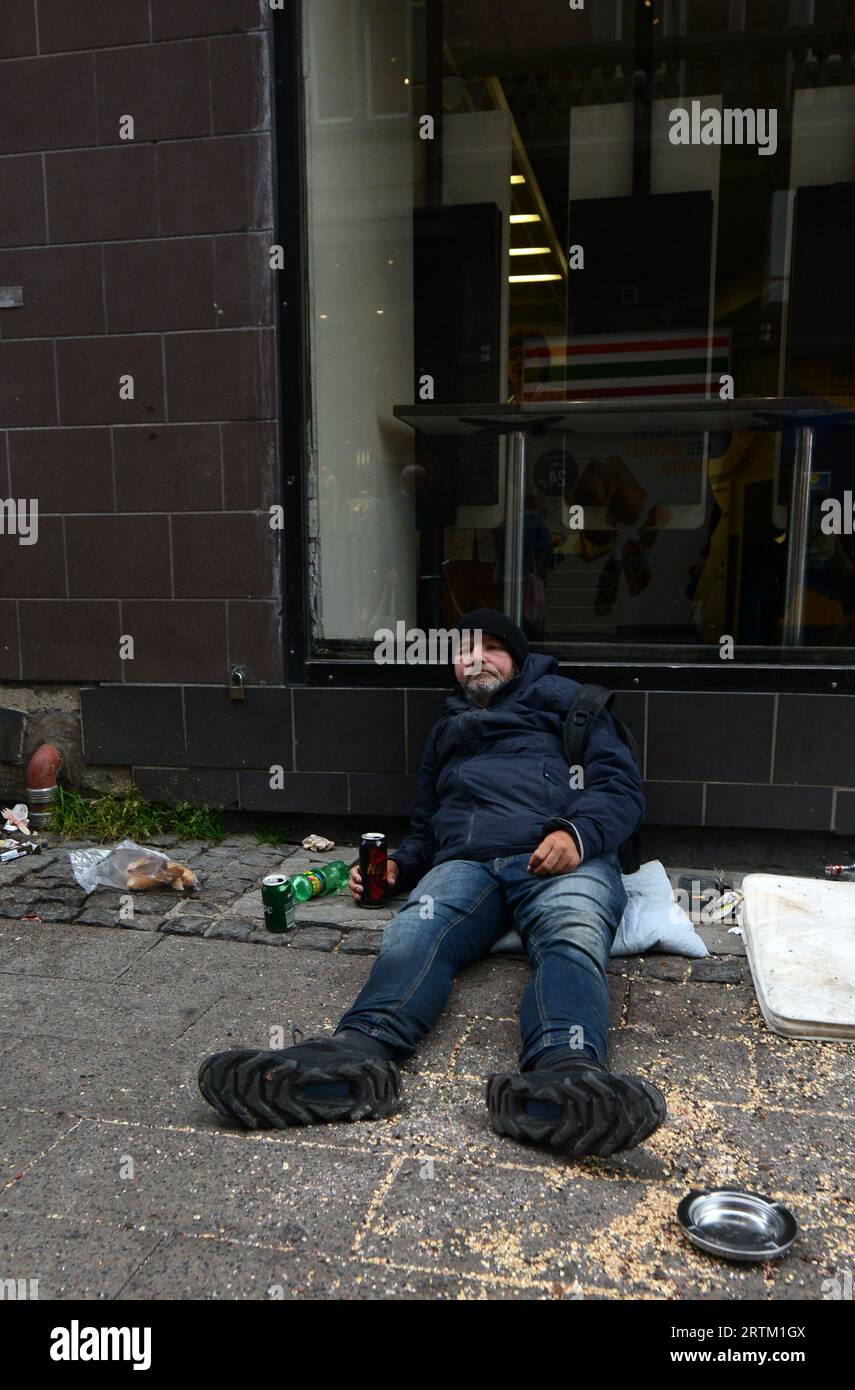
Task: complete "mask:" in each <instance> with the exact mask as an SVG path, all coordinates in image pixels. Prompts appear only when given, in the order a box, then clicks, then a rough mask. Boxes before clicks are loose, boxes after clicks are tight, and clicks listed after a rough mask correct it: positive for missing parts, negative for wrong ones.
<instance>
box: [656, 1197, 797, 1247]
mask: <svg viewBox="0 0 855 1390" xmlns="http://www.w3.org/2000/svg"><path fill="white" fill-rule="evenodd" d="M677 1220H678V1221H679V1223H680V1225H681V1226H682V1227H683V1230H684V1231H685V1232H686V1235H687V1236H688V1237H689V1240H690V1241H691V1242H692V1244H693V1245H697V1246H698V1247H699V1248H700V1249H701V1250H706V1251H708V1253H709V1254H710V1255H721V1256H723V1257H724V1258H725V1259H727V1260H776V1259H778V1257H779V1256H780V1255H785V1254H786V1252H787V1251H788V1250H789V1248H790V1246H791V1245H792V1243H793V1241H794V1240H795V1238H796V1236H797V1235H798V1230H799V1228H798V1224H797V1222H796V1218H795V1217H794V1216H793V1213H792V1212H791V1211H790V1210H789V1208H787V1207H785V1206H784V1205H783V1204H782V1203H781V1202H774V1201H773V1200H772V1198H771V1197H761V1196H760V1195H759V1193H757V1192H739V1191H735V1190H734V1189H733V1188H729V1187H712V1188H708V1189H707V1190H706V1191H705V1192H688V1193H687V1194H686V1196H685V1197H684V1198H683V1200H682V1202H681V1203H680V1205H679V1206H678V1208H677Z"/></svg>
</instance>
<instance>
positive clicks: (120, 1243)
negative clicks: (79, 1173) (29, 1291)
mask: <svg viewBox="0 0 855 1390" xmlns="http://www.w3.org/2000/svg"><path fill="white" fill-rule="evenodd" d="M162 1240H163V1233H162V1232H161V1231H136V1230H126V1229H124V1228H122V1227H120V1226H119V1227H111V1228H110V1229H108V1230H107V1229H105V1228H104V1227H103V1226H97V1225H94V1224H92V1223H91V1222H86V1221H78V1220H72V1221H65V1220H62V1219H61V1218H51V1219H50V1220H49V1221H36V1220H34V1217H33V1214H32V1213H26V1214H23V1213H21V1212H13V1211H7V1210H2V1209H0V1277H2V1278H25V1279H37V1280H38V1297H39V1299H40V1300H46V1299H60V1298H61V1299H78V1298H83V1299H110V1298H115V1297H116V1296H117V1295H118V1294H119V1293H120V1292H121V1290H122V1288H123V1287H124V1286H125V1284H127V1282H128V1280H129V1279H130V1278H131V1276H132V1275H133V1274H134V1273H135V1271H137V1270H138V1269H139V1268H140V1266H141V1265H142V1264H143V1262H144V1261H145V1260H146V1259H147V1257H148V1256H149V1255H151V1253H152V1252H153V1251H154V1250H156V1248H157V1246H158V1245H159V1244H160V1242H161V1241H162Z"/></svg>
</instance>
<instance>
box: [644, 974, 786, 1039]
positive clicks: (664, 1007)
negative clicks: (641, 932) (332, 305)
mask: <svg viewBox="0 0 855 1390" xmlns="http://www.w3.org/2000/svg"><path fill="white" fill-rule="evenodd" d="M626 1022H627V1024H628V1025H631V1026H632V1027H635V1028H652V1029H653V1030H654V1032H655V1033H656V1034H657V1035H658V1036H659V1037H661V1038H674V1037H682V1036H684V1035H686V1034H690V1035H691V1034H692V1033H694V1034H695V1035H696V1036H702V1037H711V1036H712V1037H731V1038H747V1037H752V1036H756V1034H758V1033H759V1032H760V1030H761V1029H762V1028H765V1026H766V1025H765V1024H764V1022H763V1015H762V1014H761V1012H760V1009H759V1006H758V1004H757V1000H756V998H755V995H754V991H753V990H749V989H747V988H745V987H743V986H740V985H703V984H700V985H699V984H692V983H689V984H685V985H680V984H670V983H667V982H666V981H664V980H663V981H662V982H661V984H657V983H656V981H654V980H631V981H630V992H629V1002H628V1006H627V1010H626Z"/></svg>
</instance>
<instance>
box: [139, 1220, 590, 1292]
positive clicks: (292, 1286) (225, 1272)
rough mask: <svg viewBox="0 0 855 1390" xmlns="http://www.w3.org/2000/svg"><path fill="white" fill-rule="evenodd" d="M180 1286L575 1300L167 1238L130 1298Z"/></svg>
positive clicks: (373, 1265) (381, 1266) (384, 1267)
mask: <svg viewBox="0 0 855 1390" xmlns="http://www.w3.org/2000/svg"><path fill="white" fill-rule="evenodd" d="M176 1287H181V1288H184V1289H186V1290H187V1294H186V1296H187V1297H188V1298H198V1299H210V1300H217V1299H265V1300H275V1301H279V1300H280V1299H284V1300H287V1301H290V1300H299V1301H300V1302H303V1301H304V1300H310V1301H311V1300H313V1299H334V1300H336V1301H338V1300H354V1299H359V1300H363V1299H396V1300H397V1299H400V1300H408V1299H430V1300H434V1299H439V1300H448V1299H465V1300H467V1301H469V1300H481V1299H487V1298H489V1299H494V1298H496V1299H502V1298H512V1299H516V1298H542V1297H544V1296H546V1297H553V1298H560V1297H569V1296H572V1295H571V1294H570V1293H569V1286H568V1288H567V1289H563V1288H561V1286H560V1285H555V1284H552V1285H550V1286H549V1288H548V1290H547V1291H546V1293H544V1289H543V1287H542V1285H535V1284H532V1285H529V1286H528V1287H526V1286H522V1287H514V1286H508V1285H504V1284H501V1283H500V1282H499V1281H498V1280H497V1279H496V1278H495V1277H492V1276H489V1275H488V1276H486V1277H485V1278H484V1279H483V1280H482V1281H479V1280H477V1279H474V1278H473V1279H458V1278H455V1277H449V1275H448V1274H446V1273H445V1272H443V1273H439V1272H436V1271H431V1272H425V1271H424V1270H420V1269H415V1270H411V1269H408V1268H406V1267H401V1268H399V1267H397V1266H393V1265H389V1264H388V1263H387V1262H385V1261H384V1262H382V1263H381V1262H380V1261H369V1260H365V1261H361V1260H355V1259H332V1258H330V1257H329V1256H309V1255H299V1254H295V1253H293V1252H291V1251H287V1252H283V1251H279V1250H268V1249H264V1248H261V1247H259V1246H256V1245H246V1244H242V1243H239V1242H234V1241H223V1240H210V1239H207V1240H200V1239H199V1238H198V1237H194V1236H186V1235H174V1236H169V1237H167V1239H166V1240H164V1241H163V1242H162V1243H161V1245H160V1246H159V1247H158V1249H157V1251H156V1253H155V1255H154V1256H153V1257H152V1258H151V1259H149V1260H147V1261H146V1263H145V1265H144V1266H143V1268H142V1269H140V1270H139V1271H138V1272H137V1273H136V1274H135V1275H134V1276H133V1277H132V1278H131V1279H130V1280H129V1281H128V1283H127V1285H126V1286H125V1288H124V1289H123V1291H122V1293H121V1295H120V1297H121V1298H122V1299H123V1300H125V1299H148V1298H154V1299H157V1298H168V1297H169V1296H170V1295H169V1293H168V1292H167V1290H169V1289H174V1288H176Z"/></svg>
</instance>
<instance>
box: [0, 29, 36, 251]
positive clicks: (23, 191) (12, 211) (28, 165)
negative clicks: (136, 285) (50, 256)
mask: <svg viewBox="0 0 855 1390" xmlns="http://www.w3.org/2000/svg"><path fill="white" fill-rule="evenodd" d="M0 28H2V26H0ZM45 239H46V233H45V195H44V179H43V175H42V161H41V156H40V155H37V154H24V155H21V156H20V157H19V158H17V159H15V158H12V159H0V246H31V245H37V244H38V243H39V242H40V241H44V240H45Z"/></svg>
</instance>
